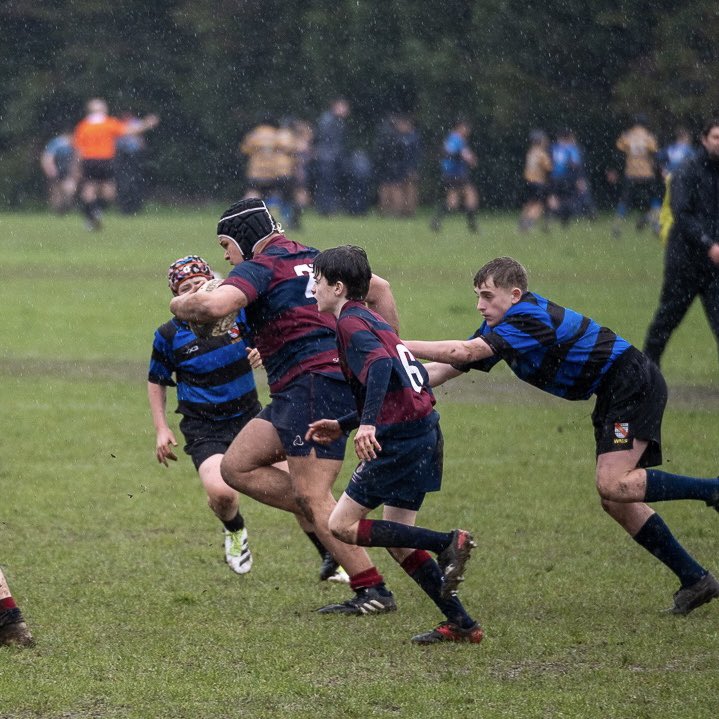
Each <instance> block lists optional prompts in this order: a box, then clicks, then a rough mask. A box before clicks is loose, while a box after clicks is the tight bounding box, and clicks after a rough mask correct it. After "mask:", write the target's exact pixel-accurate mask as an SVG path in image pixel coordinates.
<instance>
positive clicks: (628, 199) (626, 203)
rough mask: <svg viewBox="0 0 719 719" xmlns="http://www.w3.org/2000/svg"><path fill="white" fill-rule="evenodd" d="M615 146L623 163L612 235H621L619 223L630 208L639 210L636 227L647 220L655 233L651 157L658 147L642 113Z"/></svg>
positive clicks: (656, 198)
mask: <svg viewBox="0 0 719 719" xmlns="http://www.w3.org/2000/svg"><path fill="white" fill-rule="evenodd" d="M617 149H618V150H619V151H620V152H621V153H623V154H624V156H625V164H624V181H623V184H622V194H621V197H620V199H619V206H618V207H617V216H616V220H615V222H614V226H613V227H612V234H613V235H614V236H615V237H619V236H620V235H621V233H622V227H621V226H622V222H623V221H624V219H625V218H626V217H627V216H628V214H629V213H630V212H631V211H632V210H633V209H636V210H639V212H640V215H639V218H638V220H637V229H638V230H642V229H643V228H644V227H645V225H646V224H647V223H650V222H651V224H652V227H653V229H654V230H655V231H656V232H658V231H659V226H658V221H659V207H660V205H661V200H660V198H659V195H660V191H659V188H658V184H657V177H656V165H655V160H654V156H655V154H656V153H657V151H658V150H659V146H658V145H657V138H656V137H655V136H654V135H653V134H652V133H651V132H650V131H649V130H648V129H647V119H646V117H645V116H644V115H637V117H636V118H635V119H634V124H633V125H632V126H631V127H630V128H629V129H628V130H625V131H624V132H623V133H622V134H621V135H620V136H619V138H618V139H617Z"/></svg>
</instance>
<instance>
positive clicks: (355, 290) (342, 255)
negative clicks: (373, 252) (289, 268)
mask: <svg viewBox="0 0 719 719" xmlns="http://www.w3.org/2000/svg"><path fill="white" fill-rule="evenodd" d="M312 267H313V271H314V274H315V277H324V278H325V280H327V282H328V284H330V285H332V284H334V283H335V282H342V283H343V284H344V286H345V287H346V288H347V299H348V300H360V301H363V300H364V298H365V297H367V293H368V292H369V283H370V280H371V279H372V268H371V267H370V266H369V260H368V259H367V253H366V252H365V251H364V250H363V249H362V248H361V247H357V246H355V245H340V246H339V247H332V248H330V249H329V250H324V251H323V252H320V254H319V255H317V257H315V259H314V262H313V263H312Z"/></svg>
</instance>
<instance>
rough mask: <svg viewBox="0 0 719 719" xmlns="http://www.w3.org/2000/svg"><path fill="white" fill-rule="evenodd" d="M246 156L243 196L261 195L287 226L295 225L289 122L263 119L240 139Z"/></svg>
mask: <svg viewBox="0 0 719 719" xmlns="http://www.w3.org/2000/svg"><path fill="white" fill-rule="evenodd" d="M240 152H241V153H242V154H243V155H245V156H246V157H247V169H246V171H245V193H244V194H245V197H261V198H262V199H263V200H264V201H265V202H267V203H268V206H270V207H272V208H274V211H275V212H276V213H277V215H278V216H280V217H282V218H283V220H286V221H287V224H288V225H289V226H293V227H294V226H296V223H297V217H296V203H295V196H294V191H295V166H296V162H297V142H296V139H295V134H294V132H293V130H292V126H291V122H290V121H289V120H288V121H283V122H282V123H281V125H279V126H278V125H277V124H276V123H275V122H273V121H272V120H269V119H266V120H264V121H263V122H261V123H260V124H259V125H257V126H256V127H254V128H253V129H252V130H250V132H248V133H247V134H246V135H245V136H244V138H243V139H242V143H241V144H240Z"/></svg>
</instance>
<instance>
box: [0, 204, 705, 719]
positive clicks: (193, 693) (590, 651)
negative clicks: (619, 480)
mask: <svg viewBox="0 0 719 719" xmlns="http://www.w3.org/2000/svg"><path fill="white" fill-rule="evenodd" d="M215 209H221V208H214V209H213V208H209V209H206V210H202V211H197V212H186V213H177V212H172V213H171V212H169V211H167V210H162V209H157V210H156V209H150V210H149V211H148V212H147V213H146V214H144V215H143V216H141V217H137V218H121V217H118V216H112V215H111V216H110V217H109V218H108V220H107V224H106V228H105V230H104V231H103V232H102V233H98V234H89V233H86V232H84V231H83V230H82V224H81V221H80V219H79V218H78V217H76V216H75V217H65V218H56V217H52V216H49V215H37V214H18V215H10V214H5V215H0V237H2V240H1V243H2V248H3V260H4V266H5V268H6V269H5V275H4V278H3V282H2V283H1V284H0V306H2V309H3V313H2V322H0V377H1V380H2V395H3V402H2V414H1V415H0V438H1V439H0V442H1V451H0V487H1V494H0V497H1V500H0V544H1V545H2V547H3V549H2V553H1V554H0V561H2V563H3V568H4V570H5V572H6V574H7V576H8V579H9V581H10V583H11V587H12V589H13V592H14V595H15V597H16V598H17V600H18V602H19V604H20V605H21V606H22V608H23V611H24V613H25V614H26V616H27V619H28V621H29V623H30V625H31V628H32V631H33V633H34V634H35V637H36V639H37V646H36V647H35V648H33V649H30V650H24V651H21V650H14V649H9V648H3V649H1V650H0V717H3V718H4V719H11V718H12V719H27V718H29V717H43V718H52V719H54V718H58V719H59V718H60V717H65V718H72V719H75V718H81V717H82V718H85V717H88V718H89V717H103V718H104V717H108V718H110V717H112V718H115V717H122V718H127V719H148V718H149V719H154V718H155V717H157V718H164V717H167V718H168V719H169V718H170V717H172V718H178V717H182V718H184V717H187V718H188V719H190V718H204V717H207V718H208V719H209V718H210V717H212V718H215V717H251V718H252V719H265V718H268V719H269V718H270V717H273V718H275V717H293V718H295V717H296V718H304V717H307V718H308V719H309V718H310V717H311V718H313V719H314V717H338V718H339V717H347V718H350V719H352V718H354V717H357V718H358V719H360V718H361V719H366V717H406V716H413V717H418V718H420V717H421V718H424V717H433V718H434V717H437V718H440V717H442V718H445V717H467V716H482V717H487V718H493V717H522V718H524V717H587V718H590V719H594V718H596V719H600V718H601V719H606V718H607V717H632V718H635V717H647V718H649V717H651V718H652V719H654V718H655V717H691V718H692V719H699V718H701V717H710V716H714V715H715V713H716V710H715V705H716V700H715V694H716V680H717V656H719V630H717V626H718V625H719V623H718V621H717V619H718V617H719V614H718V612H719V604H718V603H714V604H710V605H709V606H707V607H703V608H701V609H699V610H697V611H696V612H694V613H693V614H692V615H691V616H689V617H687V618H676V617H673V616H669V615H666V614H664V613H663V612H662V611H661V610H662V609H663V608H665V607H667V606H669V605H670V604H671V594H672V592H673V591H674V590H675V589H676V584H675V580H674V578H673V576H672V575H671V574H670V573H669V572H668V571H667V570H665V569H664V568H663V567H662V566H660V565H659V564H658V563H657V562H656V561H655V560H653V559H652V558H651V557H649V555H648V554H647V553H646V552H644V551H643V550H641V549H640V548H639V547H637V546H635V545H634V543H633V542H632V541H631V540H630V539H629V538H627V537H626V535H624V534H623V532H622V531H621V530H620V528H619V527H618V526H615V525H614V524H613V523H612V522H611V520H609V519H608V518H606V517H605V516H603V514H602V512H601V510H600V509H599V506H598V501H597V498H596V494H595V491H594V488H593V443H592V437H591V434H592V433H591V425H590V420H589V414H590V412H591V409H592V404H591V403H589V402H587V403H581V402H580V403H569V402H563V401H561V400H556V399H554V398H551V397H548V396H546V395H543V394H542V393H540V392H538V391H536V390H534V389H533V388H531V387H528V386H527V385H524V384H522V383H520V382H519V381H518V380H515V379H514V378H513V377H512V376H511V374H510V373H509V371H508V370H507V369H506V368H505V367H498V368H497V369H495V370H494V371H493V372H492V373H491V374H490V375H486V376H485V375H482V374H480V373H476V372H475V373H471V374H470V375H468V376H467V377H464V378H461V379H460V380H456V381H455V383H454V384H449V385H447V386H446V389H445V388H442V389H440V390H439V391H438V393H437V394H438V409H439V411H440V413H441V415H442V426H443V430H444V434H445V439H446V463H445V478H444V487H443V490H442V492H441V493H439V494H436V495H431V496H430V497H429V498H428V499H427V502H426V504H425V507H424V508H423V510H422V512H421V514H420V520H421V522H422V523H423V524H425V525H426V526H431V527H435V528H438V529H440V528H441V529H449V528H451V527H454V526H463V527H466V528H468V529H471V530H473V531H474V533H475V535H476V537H477V539H478V540H479V545H480V546H479V549H478V550H477V551H476V552H475V554H474V557H473V559H472V562H471V563H470V565H469V570H468V573H467V581H466V583H465V584H464V585H463V587H462V592H461V596H462V599H463V600H464V602H465V604H466V605H467V607H468V608H469V609H470V611H471V612H472V613H473V614H475V615H476V617H477V618H478V619H479V620H480V621H481V622H482V623H483V624H484V626H485V629H486V639H485V641H484V642H483V644H482V645H481V646H479V647H475V646H463V645H459V646H445V645H442V646H435V647H415V646H412V645H410V643H409V637H410V636H411V635H412V634H415V633H417V632H420V631H424V630H427V629H429V628H430V627H432V626H433V625H434V624H436V623H437V622H438V621H439V620H440V618H441V617H440V616H439V615H438V612H437V611H436V609H435V608H434V607H433V605H431V603H430V602H429V601H428V600H426V599H425V598H424V596H423V595H421V594H420V593H419V590H418V589H417V588H416V586H415V585H414V583H413V582H411V581H410V580H409V579H408V578H407V577H406V576H405V575H404V574H403V572H402V571H401V570H399V569H398V568H397V567H396V566H395V565H394V564H393V562H392V561H391V559H390V558H389V556H387V555H386V554H385V553H384V552H382V551H380V550H371V551H372V554H373V556H374V557H375V559H376V561H377V563H378V565H379V567H380V570H381V571H383V573H384V574H385V576H386V578H387V580H388V583H389V585H390V587H391V588H392V589H393V590H394V592H395V594H396V597H397V601H398V604H399V611H398V612H397V613H395V614H392V615H388V616H380V617H367V618H365V617H357V618H355V617H345V618H339V617H321V616H318V615H315V614H313V612H312V610H313V609H314V608H316V607H318V606H320V605H322V604H325V603H327V602H329V601H335V600H339V599H341V598H343V597H344V596H346V595H347V590H345V589H344V588H340V587H335V586H326V585H322V584H320V583H319V582H317V581H316V575H317V571H318V568H319V560H318V557H317V555H316V553H315V550H314V549H313V548H312V547H311V546H310V545H309V543H308V542H307V541H306V540H305V539H304V537H303V535H302V533H301V532H300V530H299V529H298V528H297V527H296V526H294V525H293V523H292V522H291V521H290V519H289V518H288V517H286V516H284V515H283V514H281V513H279V512H277V511H275V510H271V509H268V508H266V507H264V506H262V505H259V504H257V503H255V502H253V501H251V500H245V501H244V504H243V511H244V513H245V515H246V517H247V521H248V527H249V532H250V540H251V546H252V550H253V553H254V555H255V566H254V568H253V570H252V572H251V574H249V575H248V576H246V577H237V576H236V575H234V574H233V573H232V572H231V571H230V570H229V569H228V568H227V567H226V566H225V565H224V563H223V555H222V548H221V545H222V534H221V531H220V525H219V523H218V522H217V521H216V520H215V519H214V517H213V516H212V515H211V513H210V512H209V510H207V509H206V507H205V506H204V497H203V493H202V490H201V487H200V484H199V481H198V480H197V477H196V475H195V472H194V470H193V468H192V464H191V462H190V461H189V458H187V457H186V456H185V455H182V456H181V460H180V462H178V463H177V464H176V465H173V466H172V467H171V468H170V469H169V470H168V469H165V468H164V467H161V466H160V465H158V464H157V463H156V462H155V460H154V453H153V449H154V431H153V428H152V423H151V420H150V415H149V410H148V407H147V400H146V396H145V380H146V371H147V360H148V357H149V352H150V344H151V340H152V333H153V331H154V329H155V327H156V326H157V325H159V324H160V323H162V322H163V321H165V320H166V319H167V318H168V312H167V305H168V302H169V299H170V297H169V291H168V290H167V286H166V282H165V271H166V268H167V266H168V265H169V264H170V262H171V261H172V260H174V259H175V258H177V257H179V256H181V255H184V254H189V253H199V254H202V255H203V256H204V257H205V258H207V259H208V260H209V261H210V262H211V263H212V264H213V265H214V266H215V268H216V269H223V261H222V259H221V252H220V249H219V246H218V245H217V244H216V242H215V238H214V227H215V221H216V217H217V216H218V213H217V212H216V211H215ZM481 224H482V232H481V234H480V235H479V236H472V235H467V233H466V232H465V230H464V226H463V223H462V221H461V219H460V218H452V219H450V220H449V221H448V222H447V223H446V225H445V228H444V230H443V232H442V233H440V234H439V235H434V234H432V233H431V232H430V231H429V229H428V227H427V218H425V217H422V218H418V219H416V220H403V221H390V220H384V219H380V218H376V217H374V216H368V217H363V218H352V219H350V218H337V219H332V220H323V219H320V218H316V217H314V216H312V215H310V216H309V217H308V218H307V221H306V228H305V230H304V231H303V232H302V233H297V234H296V235H295V236H296V237H297V239H299V240H301V241H303V242H307V243H308V244H312V245H315V246H317V247H320V248H325V247H330V246H333V245H336V244H339V243H345V242H351V243H355V244H360V245H362V246H364V247H365V248H366V249H367V251H368V254H369V257H370V261H371V262H372V266H373V269H374V270H375V272H377V273H378V274H380V275H382V276H384V277H386V278H387V279H389V280H390V281H391V283H392V286H393V290H394V292H395V296H396V298H397V302H398V305H399V308H400V313H401V320H402V335H403V336H404V337H406V338H430V339H439V338H446V337H463V336H467V335H469V334H471V332H472V331H473V330H474V329H475V328H476V327H477V326H478V324H479V315H478V314H477V313H476V311H475V309H474V304H475V301H474V295H473V292H472V286H471V283H472V277H473V275H474V272H475V270H476V269H477V268H478V267H479V266H480V265H481V264H483V262H484V261H486V260H487V259H491V258H492V257H494V256H497V255H500V254H509V255H512V256H514V257H516V258H517V259H519V260H520V261H522V262H523V263H524V264H525V265H526V266H527V268H528V270H529V273H530V287H531V288H532V289H534V290H535V291H537V292H539V293H540V294H545V295H548V296H549V297H551V298H552V299H554V300H556V301H558V302H560V303H563V304H566V305H569V306H571V307H574V308H575V309H577V310H580V311H582V312H584V313H585V314H589V315H591V316H593V317H594V318H595V319H597V320H598V321H600V322H602V323H603V324H606V325H607V326H609V327H612V328H613V329H615V330H617V331H618V332H620V333H621V334H622V335H624V336H625V337H626V338H627V339H629V340H630V341H632V342H634V343H635V344H637V345H639V346H640V347H641V345H642V343H643V339H644V333H645V331H646V327H647V324H648V322H649V320H650V319H651V316H652V313H653V310H654V307H655V304H656V300H657V296H658V291H659V283H660V280H661V263H662V257H661V248H660V246H659V245H658V243H657V242H656V240H655V239H654V238H653V237H651V236H649V235H635V234H633V233H632V232H631V231H628V232H627V233H626V234H625V236H624V238H623V239H622V240H620V241H616V240H613V239H611V238H610V233H609V223H608V222H607V221H601V220H600V221H599V222H596V223H594V224H586V223H579V224H576V225H572V226H570V227H569V228H566V229H562V228H558V227H555V228H553V230H552V232H551V233H550V234H548V235H544V234H539V233H538V234H533V235H519V234H518V233H517V232H516V229H515V219H514V218H511V217H508V216H504V215H497V216H490V215H487V216H484V217H482V223H481ZM225 271H226V270H225ZM663 369H664V372H665V375H666V377H667V380H668V382H669V385H670V401H669V407H668V410H667V414H666V418H665V430H664V433H665V466H666V467H668V468H669V469H675V470H676V471H682V470H683V471H686V472H693V473H696V474H699V475H706V476H713V475H714V474H716V456H717V455H716V437H717V436H718V435H719V389H718V387H717V380H716V377H717V355H716V347H715V345H714V342H713V339H712V338H711V335H710V333H709V330H708V329H707V326H706V323H705V321H704V319H703V316H702V314H701V311H700V310H699V309H698V308H696V307H695V308H694V309H693V310H692V311H691V312H690V314H689V316H688V317H687V319H686V320H685V322H684V324H683V325H682V326H681V328H680V329H679V330H678V332H677V333H676V335H675V336H674V338H673V339H672V342H671V344H670V346H669V348H668V351H667V354H666V356H665V360H664V365H663ZM258 381H259V383H260V385H263V378H261V377H260V378H258ZM263 398H266V393H265V391H264V388H263ZM174 426H175V427H176V421H175V424H174ZM352 466H353V461H352V458H351V457H349V456H348V461H347V463H346V467H345V470H344V471H343V475H342V476H341V477H340V480H339V481H338V484H337V487H336V489H337V490H338V492H339V491H341V490H342V488H343V486H344V483H345V482H346V480H347V476H348V473H349V471H350V469H351V467H352ZM660 509H661V512H662V515H663V516H664V517H665V518H666V520H667V522H668V523H669V524H670V526H671V527H672V528H673V529H674V531H675V533H676V534H677V536H678V537H679V539H680V540H681V541H682V542H683V543H684V544H685V545H686V547H687V548H688V549H689V550H690V551H691V552H692V553H694V554H695V555H696V556H697V558H698V559H699V560H700V561H702V562H703V563H705V564H706V565H707V566H708V567H710V568H711V569H713V570H714V571H717V570H719V562H718V561H717V552H716V547H717V537H718V536H719V525H718V524H717V522H718V521H719V519H718V518H717V517H716V515H715V514H714V513H713V512H711V511H710V510H707V509H706V508H705V507H704V506H703V504H700V503H692V502H674V503H668V504H665V505H663V506H661V507H660Z"/></svg>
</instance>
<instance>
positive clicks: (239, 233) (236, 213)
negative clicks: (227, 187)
mask: <svg viewBox="0 0 719 719" xmlns="http://www.w3.org/2000/svg"><path fill="white" fill-rule="evenodd" d="M281 231H282V225H280V223H279V222H277V221H276V220H275V218H274V217H272V215H271V214H270V211H269V210H268V209H267V205H265V203H264V202H263V201H262V200H260V199H259V198H257V197H250V198H248V199H246V200H240V201H239V202H236V203H235V204H234V205H232V207H229V208H228V209H226V210H225V211H224V212H223V213H222V217H220V221H219V222H218V223H217V234H218V235H224V236H225V237H229V238H230V239H231V240H232V241H233V242H234V243H235V244H236V245H237V247H238V248H239V250H240V252H241V253H242V257H243V258H244V259H245V260H251V259H252V256H253V254H254V247H255V245H256V244H257V243H258V242H260V241H261V240H264V239H265V238H266V237H269V236H270V235H271V234H272V233H273V232H281Z"/></svg>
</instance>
